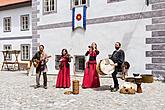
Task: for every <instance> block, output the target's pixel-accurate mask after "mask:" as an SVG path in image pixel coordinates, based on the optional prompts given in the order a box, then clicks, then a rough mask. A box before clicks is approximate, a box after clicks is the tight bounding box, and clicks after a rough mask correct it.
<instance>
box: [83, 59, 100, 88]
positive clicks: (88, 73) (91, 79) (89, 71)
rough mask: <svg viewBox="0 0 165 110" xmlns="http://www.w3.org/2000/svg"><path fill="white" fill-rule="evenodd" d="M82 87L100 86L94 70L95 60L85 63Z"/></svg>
mask: <svg viewBox="0 0 165 110" xmlns="http://www.w3.org/2000/svg"><path fill="white" fill-rule="evenodd" d="M82 87H83V88H97V87H100V80H99V75H98V73H97V71H96V61H89V62H87V63H86V68H85V71H84V78H83V84H82Z"/></svg>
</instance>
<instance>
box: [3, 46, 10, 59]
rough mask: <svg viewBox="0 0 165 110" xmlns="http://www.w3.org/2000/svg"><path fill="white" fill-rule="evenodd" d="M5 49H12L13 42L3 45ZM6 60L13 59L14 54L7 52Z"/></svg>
mask: <svg viewBox="0 0 165 110" xmlns="http://www.w3.org/2000/svg"><path fill="white" fill-rule="evenodd" d="M3 49H4V50H12V46H11V44H8V45H3ZM6 60H12V55H11V54H7V56H6Z"/></svg>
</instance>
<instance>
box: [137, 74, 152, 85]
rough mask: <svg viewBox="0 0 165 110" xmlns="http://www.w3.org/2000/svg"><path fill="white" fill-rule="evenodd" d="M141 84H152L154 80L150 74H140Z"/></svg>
mask: <svg viewBox="0 0 165 110" xmlns="http://www.w3.org/2000/svg"><path fill="white" fill-rule="evenodd" d="M140 76H141V77H142V82H143V83H153V81H154V78H153V75H152V74H141V75H140Z"/></svg>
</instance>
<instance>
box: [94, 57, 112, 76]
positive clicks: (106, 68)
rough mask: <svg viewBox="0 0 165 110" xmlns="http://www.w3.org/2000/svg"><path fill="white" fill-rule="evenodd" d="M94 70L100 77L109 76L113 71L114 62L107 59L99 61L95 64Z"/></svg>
mask: <svg viewBox="0 0 165 110" xmlns="http://www.w3.org/2000/svg"><path fill="white" fill-rule="evenodd" d="M96 70H97V73H98V74H100V75H111V74H112V73H113V72H114V70H115V66H114V62H113V61H112V60H111V59H108V58H106V59H103V60H100V62H99V63H98V64H97V67H96Z"/></svg>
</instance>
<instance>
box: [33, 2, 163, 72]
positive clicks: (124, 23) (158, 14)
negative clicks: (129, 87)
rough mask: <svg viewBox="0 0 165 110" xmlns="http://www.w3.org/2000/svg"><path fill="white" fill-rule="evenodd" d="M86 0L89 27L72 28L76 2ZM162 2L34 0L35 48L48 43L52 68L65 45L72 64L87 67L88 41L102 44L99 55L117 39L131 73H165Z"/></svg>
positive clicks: (109, 50)
mask: <svg viewBox="0 0 165 110" xmlns="http://www.w3.org/2000/svg"><path fill="white" fill-rule="evenodd" d="M83 5H86V6H87V11H86V13H87V14H86V19H87V22H86V23H87V26H86V30H85V31H84V30H82V29H77V30H75V31H72V8H73V7H77V6H83ZM164 6H165V1H164V0H150V1H148V0H67V1H66V0H33V1H32V7H33V10H32V13H33V14H32V18H33V19H32V22H33V24H34V25H33V26H34V28H33V29H32V33H33V37H32V39H33V42H32V44H33V47H32V48H33V54H34V53H35V52H36V50H37V46H38V45H39V44H44V45H45V47H46V51H47V53H48V54H51V55H53V57H54V58H53V59H52V60H50V62H49V64H48V65H49V66H48V67H49V71H50V72H52V73H57V70H56V69H55V66H56V64H58V62H56V60H57V59H58V58H57V57H58V55H60V54H61V50H62V49H63V48H67V49H68V51H69V53H70V54H71V55H72V56H74V59H73V61H72V62H71V69H72V66H73V63H76V71H81V70H82V71H83V69H84V67H83V65H84V54H85V52H86V51H87V49H88V47H87V46H88V45H90V44H91V43H92V42H96V43H97V44H98V49H99V50H100V54H99V55H98V57H97V61H99V60H101V59H104V58H107V57H108V54H112V52H113V51H114V43H115V42H116V41H119V42H121V44H122V48H123V50H124V51H125V54H126V61H128V62H130V64H131V68H130V71H129V74H132V73H134V72H135V73H140V74H141V73H154V74H157V75H164V69H165V68H164V66H163V65H164V64H163V63H164V62H165V58H164V57H165V51H164V43H165V40H164V39H165V38H164V37H163V36H165V31H164V29H165V24H164V23H165V20H164V18H165V17H164V16H165V7H164ZM86 60H87V59H86ZM71 74H73V72H72V71H71Z"/></svg>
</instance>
